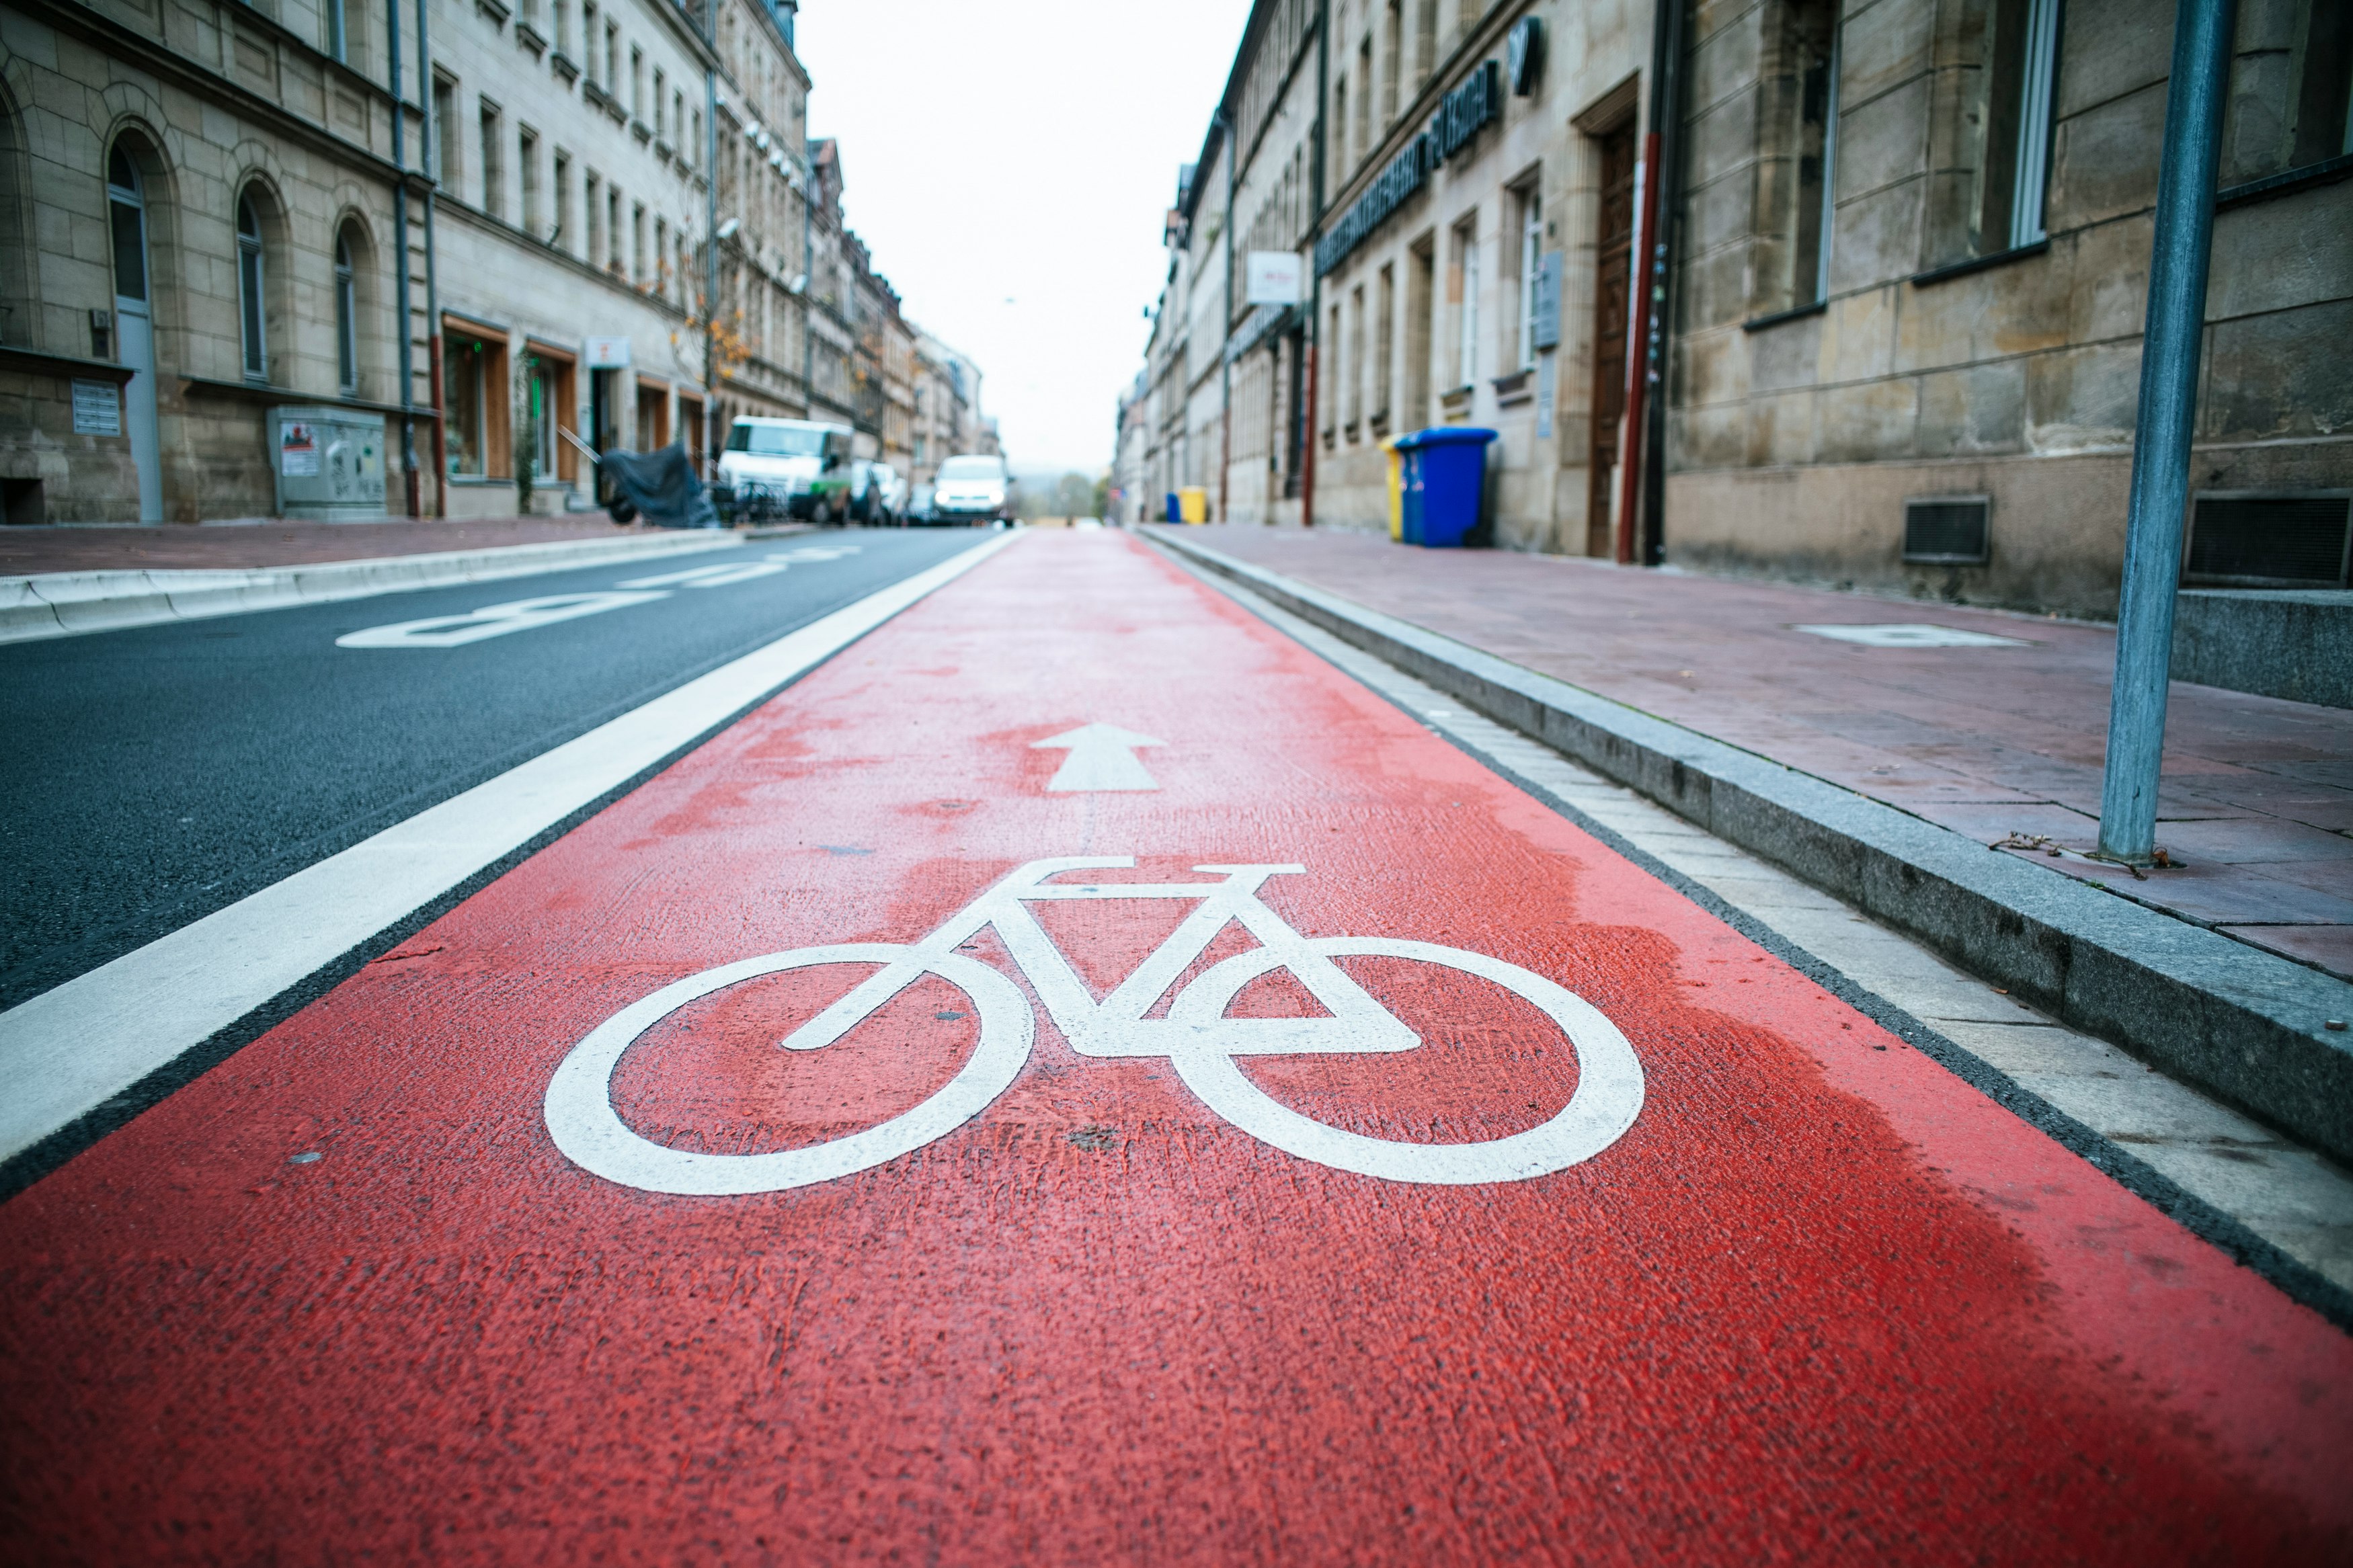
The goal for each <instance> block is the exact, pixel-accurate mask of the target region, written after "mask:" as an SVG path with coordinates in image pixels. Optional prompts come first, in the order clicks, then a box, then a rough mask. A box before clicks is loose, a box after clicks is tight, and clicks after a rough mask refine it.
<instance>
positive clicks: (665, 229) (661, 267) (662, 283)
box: [654, 218, 670, 300]
mask: <svg viewBox="0 0 2353 1568" xmlns="http://www.w3.org/2000/svg"><path fill="white" fill-rule="evenodd" d="M654 281H655V284H656V288H655V290H654V291H655V292H656V293H658V294H659V295H660V296H661V297H662V298H663V299H665V300H667V299H669V298H670V225H669V224H668V223H667V222H665V221H663V220H662V219H660V218H656V219H654Z"/></svg>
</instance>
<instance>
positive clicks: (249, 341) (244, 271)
mask: <svg viewBox="0 0 2353 1568" xmlns="http://www.w3.org/2000/svg"><path fill="white" fill-rule="evenodd" d="M237 310H238V315H237V320H238V322H239V324H240V326H241V328H242V336H243V338H244V340H245V376H246V379H247V380H248V381H268V380H269V344H268V342H265V341H264V339H263V335H262V317H263V305H262V292H261V217H260V215H259V214H258V213H256V212H255V211H254V210H253V198H252V197H251V196H239V197H237Z"/></svg>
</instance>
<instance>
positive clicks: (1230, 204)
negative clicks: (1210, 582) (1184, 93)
mask: <svg viewBox="0 0 2353 1568" xmlns="http://www.w3.org/2000/svg"><path fill="white" fill-rule="evenodd" d="M1218 123H1219V125H1220V126H1221V127H1223V131H1222V132H1221V134H1220V137H1219V140H1221V141H1223V142H1225V144H1226V216H1225V230H1226V292H1225V298H1224V299H1222V300H1219V302H1218V308H1219V310H1220V312H1222V314H1223V315H1224V318H1225V320H1224V322H1223V329H1224V330H1223V331H1219V333H1218V362H1219V375H1218V395H1219V412H1218V426H1219V437H1218V447H1219V450H1218V521H1219V522H1231V521H1233V520H1234V514H1233V512H1232V511H1231V510H1229V507H1228V505H1227V501H1226V485H1227V482H1228V481H1229V479H1231V478H1232V476H1233V471H1234V356H1233V353H1232V350H1233V338H1234V179H1235V170H1234V154H1235V153H1237V152H1239V151H1240V149H1239V148H1238V147H1236V146H1235V145H1234V120H1233V116H1232V115H1230V114H1228V113H1227V112H1226V110H1225V106H1224V105H1223V104H1220V105H1219V107H1218Z"/></svg>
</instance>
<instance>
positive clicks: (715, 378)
mask: <svg viewBox="0 0 2353 1568" xmlns="http://www.w3.org/2000/svg"><path fill="white" fill-rule="evenodd" d="M716 9H717V6H716V5H714V4H711V3H706V4H705V5H703V7H702V41H703V43H704V44H706V45H707V46H709V47H710V49H711V52H712V61H713V63H712V64H711V65H708V66H705V67H704V68H703V70H702V253H703V254H702V381H703V386H702V461H703V464H704V468H705V469H706V471H705V473H704V475H703V478H704V479H716V478H717V477H718V476H717V471H716V468H714V467H713V465H715V464H716V463H717V462H718V460H719V459H718V452H719V67H718V65H717V63H716V62H717V58H718V54H719V46H718V44H717V43H716V42H715V41H714V39H713V37H712V27H711V18H712V12H713V11H715V10H716Z"/></svg>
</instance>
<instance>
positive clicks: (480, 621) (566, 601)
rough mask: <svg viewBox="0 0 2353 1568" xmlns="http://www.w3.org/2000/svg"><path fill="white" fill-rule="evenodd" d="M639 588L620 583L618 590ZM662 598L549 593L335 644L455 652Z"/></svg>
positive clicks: (373, 630)
mask: <svg viewBox="0 0 2353 1568" xmlns="http://www.w3.org/2000/svg"><path fill="white" fill-rule="evenodd" d="M638 585H642V584H626V583H625V584H622V586H623V587H630V586H638ZM669 597H670V595H668V594H619V593H604V594H550V595H547V596H546V597H544V598H539V599H516V600H513V601H512V602H511V603H508V604H504V605H483V606H482V607H481V608H480V609H479V610H468V611H467V612H466V613H465V614H464V615H462V616H427V617H426V618H425V619H423V620H421V621H396V622H394V623H393V624H392V625H390V626H370V627H368V628H367V629H366V630H365V631H359V632H346V633H344V634H343V636H342V637H337V638H336V639H335V646H336V647H463V646H464V645H466V644H467V643H475V642H480V641H481V640H482V639H483V638H484V637H504V636H506V635H507V634H508V633H509V632H527V631H529V630H531V629H532V628H533V626H554V624H555V623H556V622H558V621H576V620H578V619H579V618H580V617H581V616H596V615H602V614H603V613H604V612H606V611H607V610H618V609H622V608H625V607H626V606H628V605H644V604H649V603H651V602H652V601H653V600H656V599H667V598H669Z"/></svg>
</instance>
